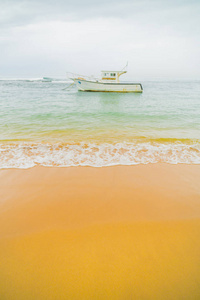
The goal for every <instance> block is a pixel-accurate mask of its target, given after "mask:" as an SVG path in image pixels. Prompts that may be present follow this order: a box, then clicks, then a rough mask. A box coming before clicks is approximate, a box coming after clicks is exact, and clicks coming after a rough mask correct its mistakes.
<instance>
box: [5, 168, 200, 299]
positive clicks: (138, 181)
mask: <svg viewBox="0 0 200 300" xmlns="http://www.w3.org/2000/svg"><path fill="white" fill-rule="evenodd" d="M199 178H200V166H197V165H196V166H195V165H165V164H160V165H159V164H156V165H145V166H144V165H140V166H129V167H125V166H118V167H107V168H89V167H74V168H73V167H72V168H44V167H35V168H32V169H28V170H19V169H18V170H17V169H16V170H1V171H0V299H1V300H4V299H6V300H7V299H20V300H21V299H30V300H32V299H36V300H37V299H39V300H40V299H200V185H199Z"/></svg>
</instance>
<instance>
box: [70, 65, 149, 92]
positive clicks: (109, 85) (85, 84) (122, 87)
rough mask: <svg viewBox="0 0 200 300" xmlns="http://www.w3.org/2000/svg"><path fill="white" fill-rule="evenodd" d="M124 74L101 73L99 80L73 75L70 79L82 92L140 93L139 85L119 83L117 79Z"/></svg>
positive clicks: (140, 87) (120, 72) (118, 72)
mask: <svg viewBox="0 0 200 300" xmlns="http://www.w3.org/2000/svg"><path fill="white" fill-rule="evenodd" d="M125 73H127V71H123V70H122V71H101V79H98V78H94V77H92V78H88V77H86V76H82V75H80V76H79V75H77V76H76V74H73V75H74V76H70V79H72V80H73V81H74V83H75V84H76V86H77V88H78V90H79V91H83V92H119V93H142V92H143V88H142V84H141V83H134V82H120V81H119V77H120V76H121V75H122V74H125ZM71 74H72V73H71Z"/></svg>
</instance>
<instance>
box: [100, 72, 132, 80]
mask: <svg viewBox="0 0 200 300" xmlns="http://www.w3.org/2000/svg"><path fill="white" fill-rule="evenodd" d="M124 73H127V71H101V80H102V81H104V82H107V81H108V82H109V81H110V82H113V81H114V82H119V76H121V75H122V74H124Z"/></svg>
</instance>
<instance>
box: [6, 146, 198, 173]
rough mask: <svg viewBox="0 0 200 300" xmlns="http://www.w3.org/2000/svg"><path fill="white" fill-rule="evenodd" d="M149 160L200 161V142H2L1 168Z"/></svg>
mask: <svg viewBox="0 0 200 300" xmlns="http://www.w3.org/2000/svg"><path fill="white" fill-rule="evenodd" d="M149 163H169V164H179V163H185V164H200V144H199V143H196V144H193V145H188V144H183V143H127V142H123V143H116V144H107V143H104V144H96V143H84V142H82V143H76V144H59V143H57V144H42V143H34V144H30V143H18V144H16V143H12V144H5V143H3V144H0V168H1V169H2V168H22V169H23V168H24V169H26V168H31V167H34V166H35V165H41V166H57V167H69V166H92V167H104V166H114V165H137V164H149Z"/></svg>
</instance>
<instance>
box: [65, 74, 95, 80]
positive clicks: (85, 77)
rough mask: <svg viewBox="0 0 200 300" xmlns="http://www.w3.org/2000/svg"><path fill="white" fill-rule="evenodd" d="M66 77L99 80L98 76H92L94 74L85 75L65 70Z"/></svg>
mask: <svg viewBox="0 0 200 300" xmlns="http://www.w3.org/2000/svg"><path fill="white" fill-rule="evenodd" d="M67 78H69V79H72V80H73V79H82V80H89V81H99V78H97V77H94V76H86V75H81V74H77V73H72V72H67Z"/></svg>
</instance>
